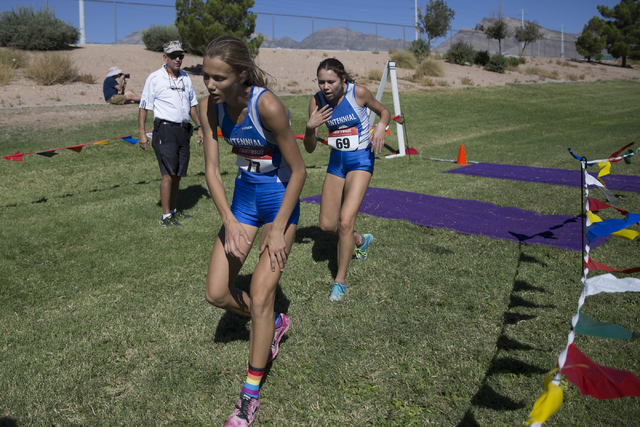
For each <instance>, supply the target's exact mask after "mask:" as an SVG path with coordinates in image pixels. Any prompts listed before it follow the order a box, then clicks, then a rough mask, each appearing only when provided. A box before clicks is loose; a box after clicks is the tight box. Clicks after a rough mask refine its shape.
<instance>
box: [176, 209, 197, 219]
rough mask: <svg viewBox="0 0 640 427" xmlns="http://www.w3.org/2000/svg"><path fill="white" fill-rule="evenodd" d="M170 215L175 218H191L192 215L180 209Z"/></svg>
mask: <svg viewBox="0 0 640 427" xmlns="http://www.w3.org/2000/svg"><path fill="white" fill-rule="evenodd" d="M171 216H172V217H174V218H175V219H187V218H193V215H189V214H186V213H184V212H182V211H175V212H174V213H172V214H171Z"/></svg>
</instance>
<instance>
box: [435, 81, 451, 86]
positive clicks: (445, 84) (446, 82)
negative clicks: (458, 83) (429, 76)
mask: <svg viewBox="0 0 640 427" xmlns="http://www.w3.org/2000/svg"><path fill="white" fill-rule="evenodd" d="M436 84H437V85H438V86H442V87H448V86H451V85H450V84H449V80H445V79H441V80H437V81H436Z"/></svg>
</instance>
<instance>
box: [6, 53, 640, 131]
mask: <svg viewBox="0 0 640 427" xmlns="http://www.w3.org/2000/svg"><path fill="white" fill-rule="evenodd" d="M68 54H69V55H70V56H71V59H72V60H73V62H74V64H75V65H76V67H77V68H78V71H79V72H80V73H85V74H91V75H93V76H95V77H96V83H94V84H86V83H72V84H65V85H53V86H40V85H36V84H35V83H34V81H33V80H30V79H28V78H26V77H25V76H24V73H23V72H22V71H21V70H18V72H17V73H16V78H15V79H14V80H13V81H11V82H10V83H9V84H8V85H6V86H0V109H2V114H1V115H0V128H5V127H6V126H11V127H34V126H35V127H38V128H48V127H56V126H60V125H66V126H69V125H73V124H78V123H87V122H91V121H98V120H105V119H118V118H121V117H131V116H134V117H135V116H137V106H135V105H126V106H114V105H110V104H107V103H106V102H105V101H104V98H103V95H102V83H103V81H104V78H105V75H106V73H107V70H108V69H109V68H110V67H112V66H114V65H116V66H118V67H120V68H122V69H123V70H124V71H125V72H126V73H129V74H131V78H130V79H129V81H128V85H127V87H128V88H129V89H131V90H133V91H134V92H136V93H138V94H140V93H141V92H142V88H143V86H144V82H145V80H146V78H147V76H148V75H149V74H150V73H151V72H153V71H155V70H157V69H158V68H160V66H161V65H162V64H163V61H162V54H160V53H157V52H151V51H148V50H147V49H146V48H145V47H144V46H139V45H85V46H82V47H77V48H74V49H72V50H71V51H69V52H68ZM32 55H33V54H32ZM328 57H335V58H338V59H339V60H340V61H342V62H343V63H344V64H345V66H346V68H347V69H348V70H349V71H350V72H351V73H352V74H353V75H354V76H355V78H356V80H357V81H358V82H359V83H361V84H364V85H365V86H367V87H368V88H369V89H370V90H371V91H372V92H373V93H375V92H376V91H377V89H378V85H379V82H378V81H372V80H369V79H368V78H367V75H368V73H369V71H370V70H381V69H383V68H384V66H385V64H386V62H387V61H388V60H389V54H388V53H386V52H380V53H378V54H376V53H373V52H352V51H330V50H327V51H322V50H289V49H261V50H260V55H259V56H258V63H259V65H260V67H261V68H262V69H264V70H265V71H266V72H268V73H269V74H270V75H271V76H272V77H273V78H274V79H275V82H276V83H275V85H274V86H273V88H272V89H273V91H274V92H275V93H276V94H278V95H292V94H304V95H311V94H313V93H315V92H316V91H317V90H318V89H317V85H316V68H317V66H318V64H319V63H320V61H322V60H323V59H325V58H328ZM201 64H202V58H201V57H199V56H194V55H186V56H185V59H184V62H183V66H182V68H183V69H184V70H185V71H187V73H189V74H190V75H191V78H192V81H193V84H194V88H195V90H196V94H197V95H198V97H201V96H203V95H205V94H206V90H205V86H204V83H203V82H202V78H201ZM443 64H444V68H445V76H444V77H442V78H434V79H433V83H434V84H435V85H436V86H435V87H450V88H459V87H468V86H498V85H504V84H507V83H540V82H549V81H554V82H561V81H564V82H566V81H585V82H591V81H597V80H638V79H640V70H638V69H633V68H621V67H619V66H615V65H607V64H590V63H585V62H575V61H567V60H558V59H555V58H553V59H550V58H529V59H528V60H527V63H526V64H523V65H520V66H519V67H518V68H517V69H515V70H513V71H507V72H506V73H505V74H498V73H492V72H488V71H485V70H483V69H481V68H478V67H472V66H464V67H463V66H458V65H452V64H449V63H447V62H444V61H443ZM528 69H529V71H527V70H528ZM397 72H398V86H399V89H400V90H412V89H423V88H425V86H422V85H420V84H417V83H414V82H412V81H410V79H411V76H412V74H413V70H405V69H400V68H399V69H398V70H397ZM387 88H388V89H390V85H388V86H387ZM62 106H64V108H57V107H62ZM132 131H135V130H132Z"/></svg>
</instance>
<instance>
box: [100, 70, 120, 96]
mask: <svg viewBox="0 0 640 427" xmlns="http://www.w3.org/2000/svg"><path fill="white" fill-rule="evenodd" d="M117 85H118V81H117V80H116V78H115V77H113V76H109V77H107V78H106V79H104V84H103V85H102V91H103V92H104V100H105V101H109V100H110V99H111V97H112V96H113V95H116V94H117V93H118V89H116V86H117Z"/></svg>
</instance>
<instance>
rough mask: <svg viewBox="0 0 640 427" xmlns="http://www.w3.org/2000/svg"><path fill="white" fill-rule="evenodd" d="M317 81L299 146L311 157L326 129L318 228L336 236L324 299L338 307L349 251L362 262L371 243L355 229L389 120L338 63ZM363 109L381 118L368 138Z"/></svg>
mask: <svg viewBox="0 0 640 427" xmlns="http://www.w3.org/2000/svg"><path fill="white" fill-rule="evenodd" d="M317 76H318V86H319V88H320V92H318V93H317V94H316V95H315V96H314V97H313V98H311V101H310V102H309V121H308V122H307V126H306V130H305V134H304V146H305V149H306V150H307V151H308V152H309V153H312V152H313V151H314V150H315V148H316V141H317V136H318V127H320V125H322V124H323V123H324V124H326V125H327V128H328V129H329V137H328V143H329V145H330V146H331V157H330V158H329V167H328V168H327V175H326V176H325V179H324V184H323V186H322V200H321V202H320V228H321V229H322V230H323V231H326V232H327V233H331V234H333V235H337V236H338V272H337V274H336V277H335V281H334V282H333V289H332V292H331V296H330V298H329V299H330V300H331V301H340V300H342V298H343V297H344V295H345V293H346V291H347V285H346V275H347V267H349V262H350V261H351V254H352V253H353V251H354V248H355V251H356V259H357V260H360V261H364V260H365V259H366V258H367V248H368V246H369V245H370V244H371V242H373V236H372V235H371V234H362V235H361V234H358V233H357V232H356V231H355V230H354V227H355V224H356V216H357V215H358V210H360V205H361V204H362V200H364V196H365V194H366V192H367V188H368V187H369V182H370V181H371V175H372V174H373V164H374V161H375V155H376V154H379V153H380V152H381V151H382V147H383V146H384V133H385V129H386V127H387V125H388V124H389V119H390V115H389V110H387V109H386V108H385V107H384V105H382V104H381V103H380V102H378V100H376V99H375V98H374V97H373V95H372V94H371V92H369V90H368V89H367V88H365V87H364V86H359V85H356V84H355V82H354V81H353V79H352V78H351V76H350V75H349V74H348V73H347V72H346V71H345V69H344V65H342V63H341V62H340V61H338V60H337V59H335V58H328V59H325V60H324V61H322V62H321V63H320V65H319V66H318V71H317ZM367 109H370V110H371V111H373V112H375V113H376V114H377V115H378V116H380V122H379V123H378V126H377V127H376V128H375V129H374V131H373V133H370V124H369V117H368V111H367Z"/></svg>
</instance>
